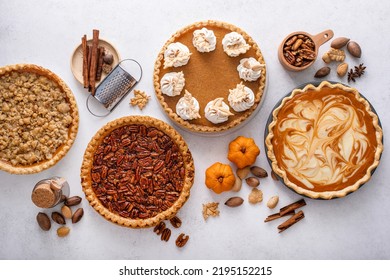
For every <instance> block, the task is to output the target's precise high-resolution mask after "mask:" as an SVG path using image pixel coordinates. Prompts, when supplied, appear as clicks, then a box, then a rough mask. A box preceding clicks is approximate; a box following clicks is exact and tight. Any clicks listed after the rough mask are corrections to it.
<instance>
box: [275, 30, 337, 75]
mask: <svg viewBox="0 0 390 280" xmlns="http://www.w3.org/2000/svg"><path fill="white" fill-rule="evenodd" d="M294 35H305V36H307V37H309V38H310V39H311V40H312V41H313V42H314V52H315V59H313V60H312V61H311V62H310V63H309V64H306V65H305V66H302V67H297V66H294V65H291V64H290V63H289V62H288V61H287V60H286V58H285V56H284V51H283V47H284V45H285V43H286V42H287V40H288V39H290V38H291V37H293V36H294ZM333 35H334V34H333V31H332V30H330V29H328V30H325V31H323V32H321V33H318V34H316V35H311V34H309V33H307V32H304V31H297V32H293V33H291V34H289V35H287V36H286V37H285V38H284V40H283V41H282V43H281V44H280V46H279V48H278V58H279V61H280V63H281V64H282V65H283V67H284V68H285V69H287V70H289V71H295V72H298V71H302V70H305V69H307V68H308V67H310V66H311V65H312V64H313V63H314V61H315V60H316V59H317V56H318V49H319V47H320V46H321V45H322V44H324V43H326V42H327V41H329V40H330V39H332V37H333Z"/></svg>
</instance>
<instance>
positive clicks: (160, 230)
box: [153, 222, 165, 235]
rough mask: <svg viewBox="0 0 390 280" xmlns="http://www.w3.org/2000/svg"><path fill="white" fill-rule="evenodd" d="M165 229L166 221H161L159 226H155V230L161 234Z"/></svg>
mask: <svg viewBox="0 0 390 280" xmlns="http://www.w3.org/2000/svg"><path fill="white" fill-rule="evenodd" d="M164 229H165V223H164V222H160V223H159V224H158V225H157V226H155V227H154V229H153V231H154V232H155V233H156V234H157V235H160V234H161V233H162V232H163V230H164Z"/></svg>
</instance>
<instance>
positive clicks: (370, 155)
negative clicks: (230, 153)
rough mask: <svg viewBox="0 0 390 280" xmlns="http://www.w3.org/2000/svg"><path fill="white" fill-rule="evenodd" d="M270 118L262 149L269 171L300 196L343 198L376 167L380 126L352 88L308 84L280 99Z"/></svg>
mask: <svg viewBox="0 0 390 280" xmlns="http://www.w3.org/2000/svg"><path fill="white" fill-rule="evenodd" d="M313 100H317V101H313ZM338 104H341V105H338ZM343 116H349V118H343ZM270 118H272V120H271V122H270V123H269V125H268V135H267V136H266V138H265V145H266V147H267V157H268V159H269V161H270V163H271V167H272V170H273V171H274V172H275V173H276V174H277V175H278V176H279V177H280V178H281V179H282V180H283V182H284V184H285V185H286V186H287V187H289V188H290V189H292V190H294V191H295V192H297V193H299V194H301V195H304V196H307V197H310V198H314V199H332V198H338V197H344V196H346V195H347V194H349V193H351V192H354V191H356V190H357V189H358V188H359V187H360V186H362V185H363V184H364V183H366V182H367V181H368V180H369V179H370V178H371V175H372V173H373V171H374V170H375V168H376V167H377V166H378V164H379V161H380V157H381V153H382V151H383V142H382V141H383V138H382V137H383V132H382V128H381V126H380V123H379V119H378V116H377V115H376V113H375V112H373V110H372V109H371V105H370V104H369V102H368V101H367V100H366V99H365V98H364V97H362V96H361V95H360V93H359V92H358V90H357V89H355V88H350V87H347V86H344V85H342V84H339V83H330V82H327V81H324V82H322V83H321V84H320V85H318V86H314V85H312V84H309V85H307V86H305V87H304V88H303V89H295V90H293V92H292V93H291V94H290V95H289V96H287V97H285V98H283V99H282V101H281V103H280V105H279V106H278V107H276V108H275V109H274V111H273V112H272V116H271V117H270ZM351 139H352V140H351Z"/></svg>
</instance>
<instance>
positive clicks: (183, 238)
mask: <svg viewBox="0 0 390 280" xmlns="http://www.w3.org/2000/svg"><path fill="white" fill-rule="evenodd" d="M188 239H190V237H189V236H188V235H185V234H184V233H181V234H180V235H179V236H178V237H177V239H176V242H175V243H176V246H177V247H179V248H181V247H184V246H185V245H186V244H187V242H188Z"/></svg>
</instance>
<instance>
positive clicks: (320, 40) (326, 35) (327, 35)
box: [312, 29, 334, 49]
mask: <svg viewBox="0 0 390 280" xmlns="http://www.w3.org/2000/svg"><path fill="white" fill-rule="evenodd" d="M333 35H334V33H333V31H332V30H330V29H328V30H325V31H322V32H321V33H318V34H317V35H314V36H313V37H312V39H313V41H314V43H315V44H316V47H317V49H318V48H319V47H320V46H321V45H322V44H324V43H326V42H328V41H329V40H330V39H332V38H333Z"/></svg>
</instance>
